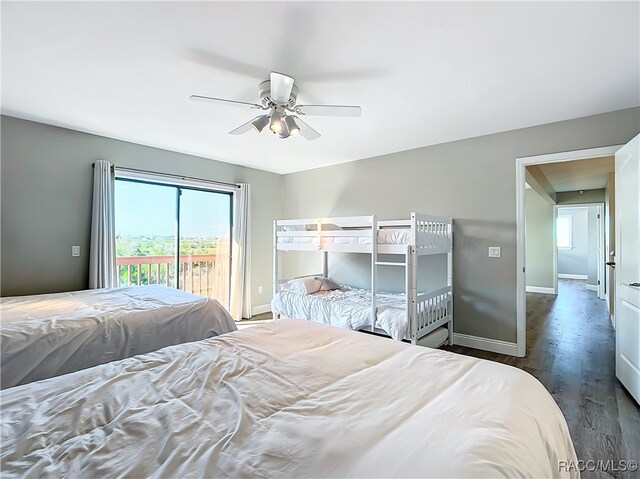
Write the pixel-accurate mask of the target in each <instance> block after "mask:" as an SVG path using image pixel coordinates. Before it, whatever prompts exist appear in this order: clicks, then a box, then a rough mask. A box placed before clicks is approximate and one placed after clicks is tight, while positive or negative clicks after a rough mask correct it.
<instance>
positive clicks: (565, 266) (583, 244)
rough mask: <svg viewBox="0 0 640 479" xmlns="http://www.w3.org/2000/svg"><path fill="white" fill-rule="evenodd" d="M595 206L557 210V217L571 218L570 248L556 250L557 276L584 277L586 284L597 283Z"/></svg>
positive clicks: (596, 211) (596, 208)
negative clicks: (571, 241) (571, 243)
mask: <svg viewBox="0 0 640 479" xmlns="http://www.w3.org/2000/svg"><path fill="white" fill-rule="evenodd" d="M597 214H598V207H597V206H595V205H594V206H588V207H586V206H583V207H576V208H559V209H558V217H562V216H565V217H566V216H569V217H571V218H572V222H571V223H572V239H573V245H572V247H571V248H558V274H559V275H578V276H584V277H585V279H587V280H588V281H587V282H588V284H591V285H596V284H597V283H598V270H597V266H598V257H597V255H598V223H597V221H598V220H597Z"/></svg>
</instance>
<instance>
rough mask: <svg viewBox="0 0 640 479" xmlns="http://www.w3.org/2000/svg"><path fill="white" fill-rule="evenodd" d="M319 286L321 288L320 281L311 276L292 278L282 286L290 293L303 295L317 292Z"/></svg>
mask: <svg viewBox="0 0 640 479" xmlns="http://www.w3.org/2000/svg"><path fill="white" fill-rule="evenodd" d="M320 288H322V281H320V280H318V279H317V278H315V277H313V276H308V277H306V278H298V279H292V280H291V281H289V282H288V283H286V284H285V285H284V287H283V289H286V290H287V291H289V292H290V293H296V294H303V295H306V294H313V293H317V292H318V291H320Z"/></svg>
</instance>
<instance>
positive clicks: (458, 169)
mask: <svg viewBox="0 0 640 479" xmlns="http://www.w3.org/2000/svg"><path fill="white" fill-rule="evenodd" d="M433 121H437V119H434V120H433ZM461 121H464V120H463V119H461ZM639 131H640V109H638V108H633V109H627V110H621V111H617V112H611V113H606V114H602V115H595V116H591V117H586V118H580V119H575V120H569V121H564V122H559V123H553V124H548V125H542V126H538V127H533V128H526V129H521V130H514V131H509V132H504V133H498V134H494V135H488V136H483V137H479V138H471V139H467V140H461V141H455V142H452V143H445V144H441V145H435V146H430V147H425V148H419V149H414V150H409V151H403V152H398V153H394V154H390V155H385V156H380V157H375V158H369V159H365V160H361V161H355V162H350V163H344V164H340V165H334V166H329V167H326V168H320V169H316V170H310V171H305V172H299V173H294V174H290V175H286V176H285V178H284V198H285V202H284V212H285V217H287V218H295V217H299V218H308V217H318V216H331V215H355V214H373V213H375V214H377V215H379V216H380V218H381V219H385V218H387V219H388V218H403V217H408V215H409V213H410V212H411V211H418V212H422V213H429V214H435V215H443V216H451V217H453V218H454V220H455V226H454V234H455V237H454V275H455V277H454V288H455V293H454V296H455V319H456V325H455V329H456V331H457V332H459V333H465V334H470V335H474V336H480V337H485V338H493V339H498V340H504V341H511V342H515V341H516V244H515V242H516V228H515V218H516V209H515V198H516V187H515V159H516V158H517V157H522V156H531V155H541V154H547V153H553V152H559V151H570V150H579V149H585V148H595V147H601V146H607V145H617V144H622V143H626V142H628V141H629V140H630V139H631V138H633V137H634V136H635V135H637V134H638V132H639ZM363 141H366V138H365V139H363ZM489 246H500V247H501V248H502V257H501V258H498V259H495V258H488V257H487V248H488V247H489ZM285 256H286V258H285V260H284V261H286V264H285V265H284V267H285V273H286V274H288V275H289V276H291V275H295V274H297V273H304V272H307V271H310V272H312V273H315V272H318V271H319V269H320V268H319V262H316V261H310V260H309V256H300V255H285ZM352 256H353V255H352ZM318 261H319V260H318ZM347 261H349V260H348V259H347ZM341 269H342V271H343V272H344V276H345V278H346V279H350V280H352V281H353V282H354V283H355V282H357V281H359V278H358V269H356V268H354V269H353V271H352V272H351V273H350V267H349V265H348V264H347V265H344V264H343V266H341ZM330 272H331V270H330ZM345 282H346V281H345Z"/></svg>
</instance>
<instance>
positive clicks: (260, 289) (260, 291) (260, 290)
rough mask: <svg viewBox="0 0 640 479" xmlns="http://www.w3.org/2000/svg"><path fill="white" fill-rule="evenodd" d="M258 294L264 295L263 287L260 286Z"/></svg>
mask: <svg viewBox="0 0 640 479" xmlns="http://www.w3.org/2000/svg"><path fill="white" fill-rule="evenodd" d="M258 294H262V286H258Z"/></svg>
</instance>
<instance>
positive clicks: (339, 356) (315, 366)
mask: <svg viewBox="0 0 640 479" xmlns="http://www.w3.org/2000/svg"><path fill="white" fill-rule="evenodd" d="M0 400H1V401H2V410H1V412H0V425H1V435H2V437H1V439H2V453H1V455H0V458H1V459H0V460H1V467H2V474H3V478H6V479H8V478H18V477H176V478H178V477H180V478H183V477H184V478H187V477H194V478H196V477H197V478H200V477H483V478H486V477H546V478H560V477H567V478H569V477H575V478H577V477H578V472H575V471H572V472H565V471H560V470H559V468H558V463H559V461H567V462H568V461H576V460H577V458H576V454H575V451H574V448H573V444H572V442H571V438H570V436H569V432H568V428H567V424H566V421H565V419H564V417H563V416H562V413H561V412H560V409H559V408H558V406H557V405H556V403H555V402H554V400H553V398H552V397H551V395H550V394H549V393H548V392H547V391H546V390H545V388H544V387H543V386H542V385H541V384H540V383H539V382H538V381H537V380H536V379H535V378H534V377H532V376H531V375H529V374H528V373H526V372H524V371H521V370H518V369H515V368H513V367H510V366H506V365H504V364H499V363H494V362H490V361H485V360H481V359H476V358H471V357H466V356H461V355H457V354H454V353H450V352H445V351H439V350H434V349H428V348H415V347H411V346H409V345H407V344H404V343H400V342H397V341H388V340H386V339H384V338H379V337H375V336H371V335H365V334H360V333H354V332H352V331H347V330H341V329H337V328H330V327H327V326H325V325H321V324H316V323H311V322H308V321H284V320H282V321H273V322H270V323H268V324H265V325H260V326H253V327H250V328H247V329H244V330H241V331H237V332H233V333H230V334H225V335H222V336H219V337H215V338H212V339H208V340H205V341H198V342H193V343H188V344H182V345H178V346H172V347H168V348H164V349H162V350H160V351H156V352H153V353H149V354H145V355H141V356H136V357H134V358H129V359H125V360H122V361H116V362H113V363H109V364H105V365H102V366H98V367H95V368H91V369H89V370H85V371H79V372H76V373H73V374H68V375H66V376H63V377H56V378H52V379H49V380H45V381H39V382H35V383H31V384H26V385H23V386H19V387H16V388H11V389H7V390H4V391H2V392H1V393H0Z"/></svg>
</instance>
